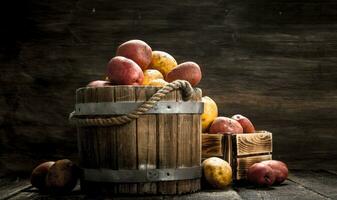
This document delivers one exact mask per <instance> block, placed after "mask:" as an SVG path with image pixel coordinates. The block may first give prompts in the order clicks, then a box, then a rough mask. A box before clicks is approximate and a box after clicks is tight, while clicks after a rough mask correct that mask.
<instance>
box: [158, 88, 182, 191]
mask: <svg viewBox="0 0 337 200" xmlns="http://www.w3.org/2000/svg"><path fill="white" fill-rule="evenodd" d="M162 101H176V91H173V92H171V93H169V94H168V95H167V96H166V97H164V98H163V99H162ZM157 121H158V124H157V126H158V133H157V134H158V153H159V155H158V168H160V169H161V168H176V167H177V156H178V153H180V152H177V144H178V141H177V136H178V135H177V133H178V131H177V129H178V126H177V124H178V116H177V115H176V114H165V115H157ZM176 192H177V187H176V181H167V182H162V183H161V182H159V183H158V193H159V194H175V193H176Z"/></svg>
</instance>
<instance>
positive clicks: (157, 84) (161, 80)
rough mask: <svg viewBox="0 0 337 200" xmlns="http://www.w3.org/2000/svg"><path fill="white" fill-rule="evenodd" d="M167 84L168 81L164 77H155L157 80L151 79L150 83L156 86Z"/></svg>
mask: <svg viewBox="0 0 337 200" xmlns="http://www.w3.org/2000/svg"><path fill="white" fill-rule="evenodd" d="M167 84H168V82H166V81H165V80H163V79H155V80H152V81H150V83H149V85H150V86H155V87H164V86H165V85H167Z"/></svg>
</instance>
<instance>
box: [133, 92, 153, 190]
mask: <svg viewBox="0 0 337 200" xmlns="http://www.w3.org/2000/svg"><path fill="white" fill-rule="evenodd" d="M157 90H158V88H156V87H136V101H146V100H148V99H149V98H150V97H151V96H152V95H153V94H154V93H156V91H157ZM156 118H157V117H156V115H142V116H141V117H140V118H138V119H137V155H138V169H139V170H146V169H155V168H156V167H157V121H156ZM138 193H139V194H156V193H157V184H156V183H140V184H138Z"/></svg>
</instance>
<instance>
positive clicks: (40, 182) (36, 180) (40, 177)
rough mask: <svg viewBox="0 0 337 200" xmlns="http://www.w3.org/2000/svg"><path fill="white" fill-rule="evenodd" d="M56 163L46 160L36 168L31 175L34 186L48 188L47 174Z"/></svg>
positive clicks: (41, 188)
mask: <svg viewBox="0 0 337 200" xmlns="http://www.w3.org/2000/svg"><path fill="white" fill-rule="evenodd" d="M54 163H55V162H54V161H48V162H44V163H42V164H40V165H38V166H37V167H35V168H34V170H33V171H32V174H31V176H30V183H31V184H32V186H34V187H36V188H38V189H39V190H40V191H44V190H46V176H47V173H48V171H49V168H50V167H51V166H52V165H54Z"/></svg>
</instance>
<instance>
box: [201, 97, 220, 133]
mask: <svg viewBox="0 0 337 200" xmlns="http://www.w3.org/2000/svg"><path fill="white" fill-rule="evenodd" d="M201 101H202V102H203V103H204V112H203V113H202V115H201V125H202V132H203V133H206V132H207V131H208V129H209V127H210V126H211V124H212V122H213V121H214V119H215V118H216V117H217V116H218V106H217V105H216V103H215V101H214V100H213V99H211V98H210V97H208V96H204V97H202V100H201Z"/></svg>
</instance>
